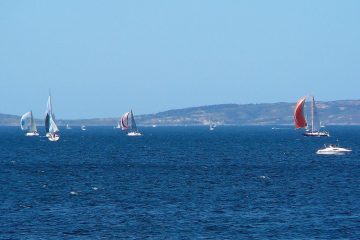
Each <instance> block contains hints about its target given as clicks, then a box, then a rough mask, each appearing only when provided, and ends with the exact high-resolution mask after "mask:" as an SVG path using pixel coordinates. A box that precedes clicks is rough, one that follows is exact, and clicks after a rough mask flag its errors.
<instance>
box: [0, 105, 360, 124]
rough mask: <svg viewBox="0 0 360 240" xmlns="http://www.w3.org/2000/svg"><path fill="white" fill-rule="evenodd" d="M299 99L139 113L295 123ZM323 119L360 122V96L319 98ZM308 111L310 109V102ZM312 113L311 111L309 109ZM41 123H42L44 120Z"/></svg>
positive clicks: (174, 118) (0, 118)
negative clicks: (296, 101) (337, 98)
mask: <svg viewBox="0 0 360 240" xmlns="http://www.w3.org/2000/svg"><path fill="white" fill-rule="evenodd" d="M294 105H295V103H284V102H280V103H260V104H221V105H210V106H202V107H192V108H184V109H176V110H169V111H165V112H160V113H156V114H147V115H138V116H135V119H136V121H137V123H138V125H143V126H151V125H158V126H183V125H204V124H208V123H209V122H210V121H212V122H216V123H217V124H224V125H288V124H293V123H292V121H293V120H292V119H293V117H292V114H293V111H294ZM317 106H318V112H319V116H320V119H321V121H322V122H323V123H324V124H326V125H360V100H339V101H330V102H317ZM305 107H306V109H307V111H308V110H309V109H310V105H309V103H307V104H306V106H305ZM309 115H310V113H309ZM19 118H20V117H19V116H14V115H6V114H0V125H18V124H19ZM117 119H118V118H94V119H83V120H81V119H80V120H61V119H59V121H58V122H59V124H60V125H61V124H66V123H69V124H70V125H73V126H76V125H81V124H86V125H93V126H95V125H108V126H114V125H115V124H116V122H117ZM39 123H42V121H40V122H39Z"/></svg>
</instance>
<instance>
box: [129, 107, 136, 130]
mask: <svg viewBox="0 0 360 240" xmlns="http://www.w3.org/2000/svg"><path fill="white" fill-rule="evenodd" d="M130 120H131V121H130V124H129V132H137V131H138V129H137V127H136V122H135V118H134V114H133V112H132V110H131V111H130Z"/></svg>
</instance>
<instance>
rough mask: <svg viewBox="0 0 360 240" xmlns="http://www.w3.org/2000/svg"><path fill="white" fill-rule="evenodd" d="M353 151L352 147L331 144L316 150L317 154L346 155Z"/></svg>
mask: <svg viewBox="0 0 360 240" xmlns="http://www.w3.org/2000/svg"><path fill="white" fill-rule="evenodd" d="M350 152H352V150H351V149H347V148H342V147H339V145H333V144H330V145H328V146H326V145H325V148H323V149H319V150H317V151H316V154H319V155H344V154H346V153H350Z"/></svg>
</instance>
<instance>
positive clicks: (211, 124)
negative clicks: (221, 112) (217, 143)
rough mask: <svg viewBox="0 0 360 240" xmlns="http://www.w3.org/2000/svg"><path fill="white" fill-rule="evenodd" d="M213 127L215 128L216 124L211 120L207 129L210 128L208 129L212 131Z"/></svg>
mask: <svg viewBox="0 0 360 240" xmlns="http://www.w3.org/2000/svg"><path fill="white" fill-rule="evenodd" d="M215 128H216V124H215V123H213V122H210V124H209V130H210V131H214V129H215Z"/></svg>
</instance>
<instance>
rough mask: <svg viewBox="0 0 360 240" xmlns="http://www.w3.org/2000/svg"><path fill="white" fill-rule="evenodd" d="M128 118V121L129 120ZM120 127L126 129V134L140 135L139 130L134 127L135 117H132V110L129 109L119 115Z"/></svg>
mask: <svg viewBox="0 0 360 240" xmlns="http://www.w3.org/2000/svg"><path fill="white" fill-rule="evenodd" d="M129 118H130V121H129ZM120 123H121V129H122V130H123V131H127V135H128V136H132V137H134V136H141V133H140V132H139V130H138V129H137V127H136V122H135V118H134V114H133V112H132V110H130V112H127V113H125V114H124V115H123V116H122V117H121V122H120Z"/></svg>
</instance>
